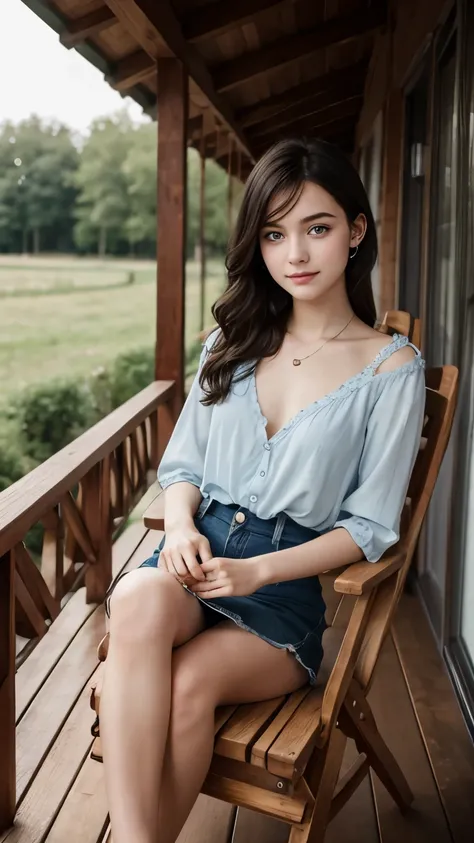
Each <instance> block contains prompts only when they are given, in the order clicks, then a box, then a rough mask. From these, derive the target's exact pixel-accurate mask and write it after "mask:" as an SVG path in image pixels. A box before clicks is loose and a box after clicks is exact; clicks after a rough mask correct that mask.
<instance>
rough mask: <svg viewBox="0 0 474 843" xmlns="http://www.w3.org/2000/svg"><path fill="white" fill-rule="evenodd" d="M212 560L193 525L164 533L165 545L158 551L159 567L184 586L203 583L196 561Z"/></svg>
mask: <svg viewBox="0 0 474 843" xmlns="http://www.w3.org/2000/svg"><path fill="white" fill-rule="evenodd" d="M198 555H199V556H200V558H201V560H202V562H209V560H211V559H212V552H211V546H210V544H209V541H208V539H206V537H205V536H203V535H202V534H201V533H200V532H199V531H198V530H197V529H196V527H195V526H194V524H189V525H183V524H181V525H180V526H179V527H176V528H174V529H171V530H167V531H166V538H165V543H164V545H163V547H162V549H161V551H160V558H159V567H160V568H162V569H163V570H165V571H168V573H169V574H171V575H172V576H173V577H175V579H177V580H179V582H181V583H183V584H184V585H187V586H189V585H194V584H195V583H197V582H205V574H204V572H203V570H202V567H201V565H200V564H199V562H198V560H197V558H196V557H197V556H198Z"/></svg>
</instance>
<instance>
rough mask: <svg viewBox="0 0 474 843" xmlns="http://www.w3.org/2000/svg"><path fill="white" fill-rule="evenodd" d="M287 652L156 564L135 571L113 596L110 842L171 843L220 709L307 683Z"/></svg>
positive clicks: (107, 756) (107, 719) (105, 735)
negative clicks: (216, 620) (209, 618)
mask: <svg viewBox="0 0 474 843" xmlns="http://www.w3.org/2000/svg"><path fill="white" fill-rule="evenodd" d="M306 681H307V673H306V671H305V670H304V668H302V667H301V665H300V664H299V663H298V662H297V661H296V659H294V657H292V656H290V655H289V654H288V653H287V652H286V651H285V650H282V649H279V648H277V647H274V646H272V645H271V644H268V643H266V642H265V641H263V640H262V639H260V638H258V637H257V636H256V635H254V634H252V633H250V632H247V631H245V630H242V629H240V628H239V627H237V626H236V625H235V624H234V623H233V622H232V621H224V622H222V623H220V624H218V625H217V626H215V627H212V628H211V629H205V618H204V613H203V610H202V607H201V604H200V603H199V601H198V600H196V598H195V597H193V596H192V595H190V594H188V593H187V592H186V590H185V589H183V588H182V586H181V585H180V584H179V583H178V582H177V581H176V580H175V579H174V578H173V577H171V576H170V575H169V574H167V573H166V572H163V571H160V569H154V568H147V569H145V568H144V569H141V570H139V571H133V572H131V573H130V574H128V575H127V576H126V577H124V578H123V579H122V580H120V582H119V583H118V584H117V586H116V588H115V590H114V592H113V594H112V597H111V620H110V644H109V650H108V655H107V661H106V669H105V676H104V685H103V690H102V696H101V712H100V722H101V737H102V745H103V755H104V767H105V783H106V790H107V798H108V804H109V811H110V817H111V824H112V830H113V835H114V843H129V841H130V840H133V843H172V841H175V840H176V837H177V836H178V834H179V831H180V829H181V827H182V826H183V825H184V822H185V821H186V818H187V816H188V814H189V812H190V810H191V808H192V806H193V804H194V802H195V800H196V798H197V796H198V794H199V791H200V789H201V785H202V783H203V781H204V778H205V776H206V774H207V770H208V768H209V765H210V761H211V758H212V749H213V743H214V714H215V709H216V708H217V707H218V706H220V705H225V704H229V703H244V702H257V701H259V700H264V699H271V698H272V697H276V696H279V695H280V694H284V693H289V692H291V691H294V690H296V689H297V688H299V687H301V686H302V685H304V684H305V683H306Z"/></svg>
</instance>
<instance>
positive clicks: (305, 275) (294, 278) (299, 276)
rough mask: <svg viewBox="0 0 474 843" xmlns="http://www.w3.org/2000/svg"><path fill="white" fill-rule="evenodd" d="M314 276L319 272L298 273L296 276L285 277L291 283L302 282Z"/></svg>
mask: <svg viewBox="0 0 474 843" xmlns="http://www.w3.org/2000/svg"><path fill="white" fill-rule="evenodd" d="M314 275H319V272H298V273H297V274H296V275H287V278H291V280H292V281H304V279H305V278H313V276H314Z"/></svg>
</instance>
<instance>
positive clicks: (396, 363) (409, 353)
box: [377, 345, 417, 372]
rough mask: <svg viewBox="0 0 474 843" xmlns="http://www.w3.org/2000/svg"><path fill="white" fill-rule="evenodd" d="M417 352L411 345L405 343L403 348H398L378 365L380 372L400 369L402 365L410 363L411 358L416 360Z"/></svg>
mask: <svg viewBox="0 0 474 843" xmlns="http://www.w3.org/2000/svg"><path fill="white" fill-rule="evenodd" d="M416 356H417V355H416V352H415V351H414V350H413V348H411V346H409V345H404V346H403V347H402V348H399V349H397V351H394V352H393V354H391V355H390V357H387V359H386V360H384V361H383V363H381V365H380V366H379V367H378V369H377V371H378V372H394V371H395V370H396V369H399V368H400V366H404V365H405V363H409V362H410V361H411V360H414V358H415V357H416Z"/></svg>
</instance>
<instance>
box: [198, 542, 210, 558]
mask: <svg viewBox="0 0 474 843" xmlns="http://www.w3.org/2000/svg"><path fill="white" fill-rule="evenodd" d="M198 549H199V556H200V557H201V561H202V562H203V563H204V562H210V560H211V559H212V551H211V545H210V544H209V541H208V539H206V537H205V536H203V537H202V539H200V541H199V544H198Z"/></svg>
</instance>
